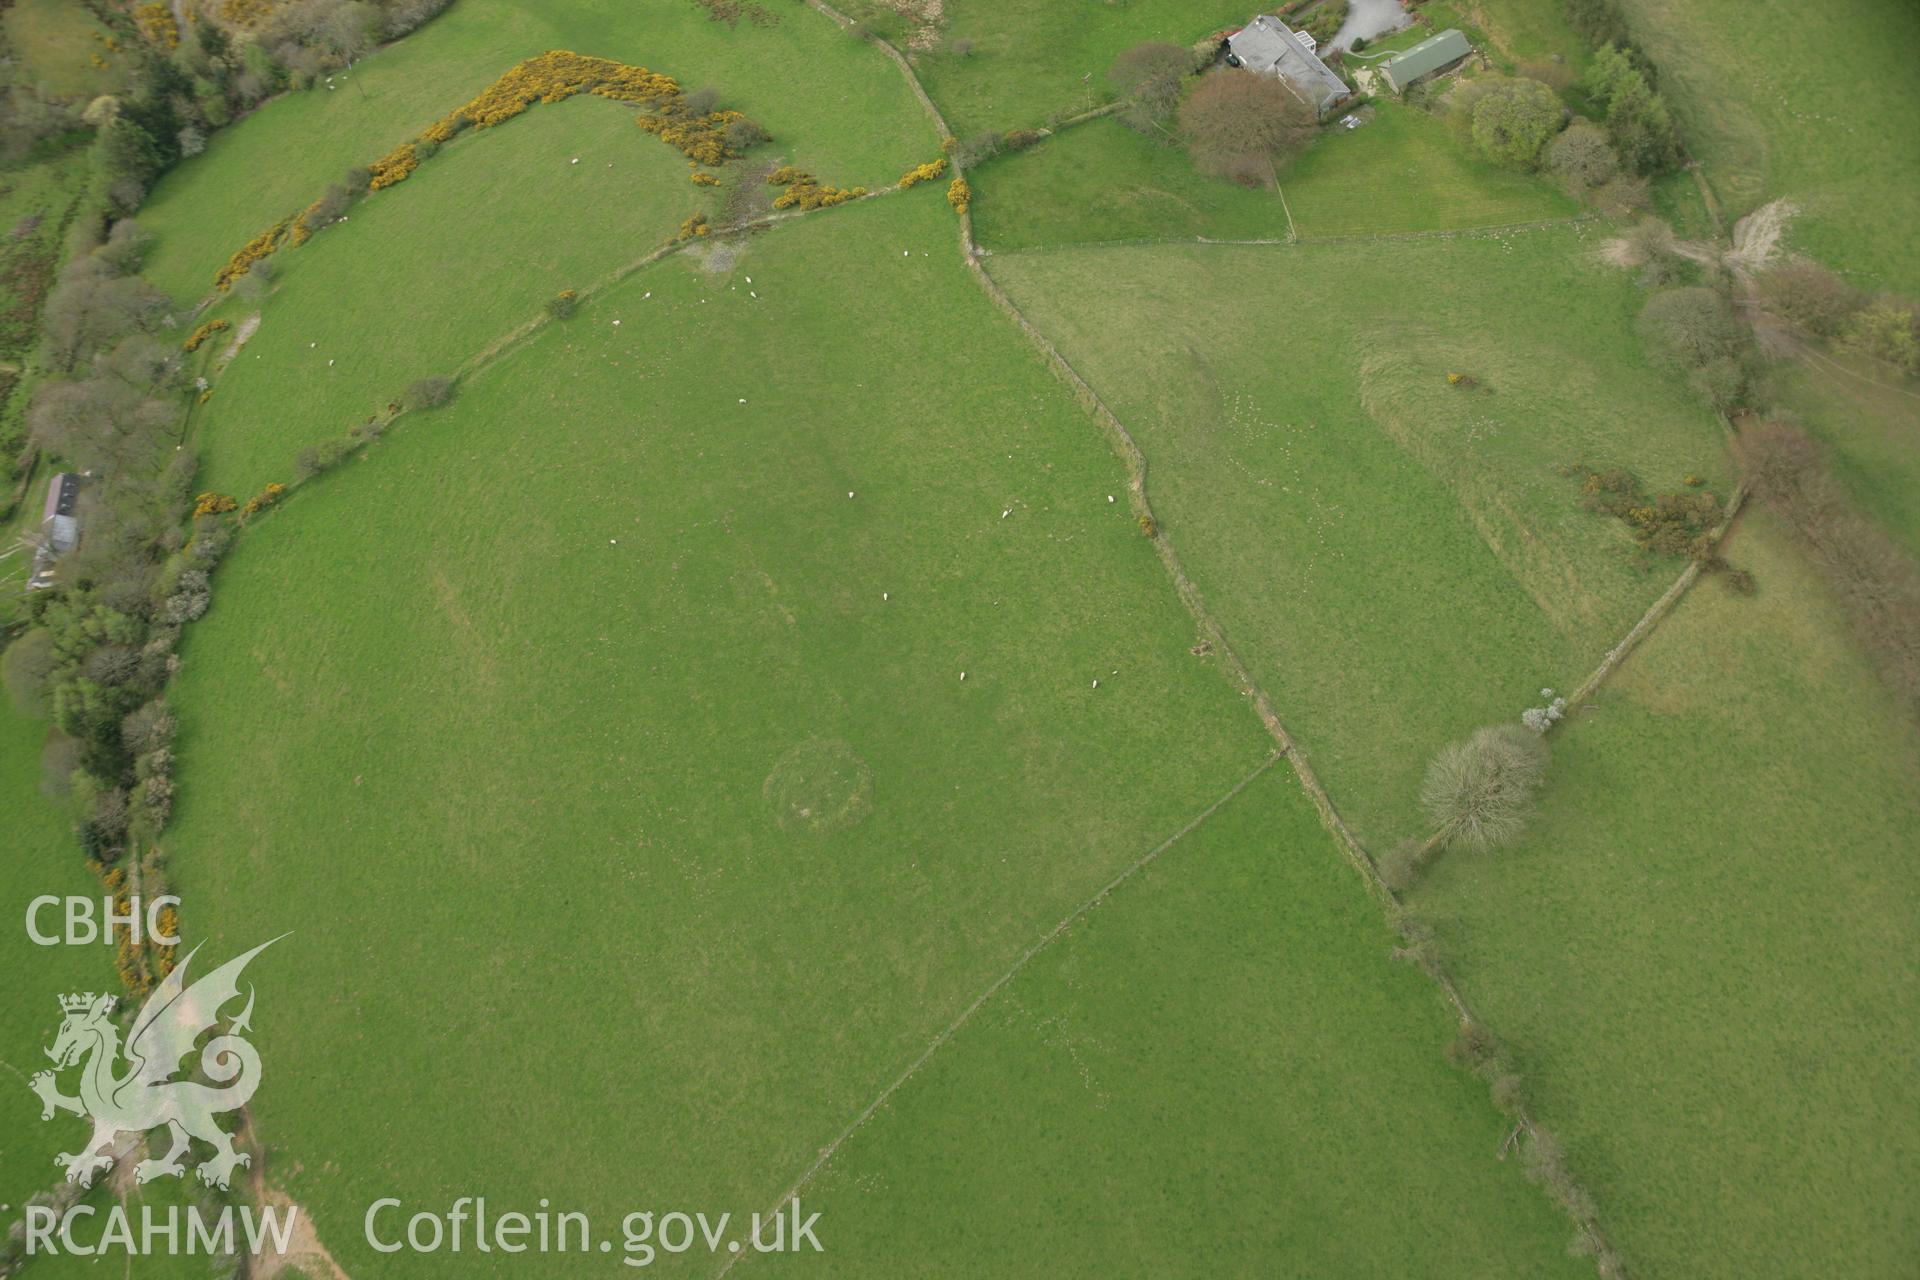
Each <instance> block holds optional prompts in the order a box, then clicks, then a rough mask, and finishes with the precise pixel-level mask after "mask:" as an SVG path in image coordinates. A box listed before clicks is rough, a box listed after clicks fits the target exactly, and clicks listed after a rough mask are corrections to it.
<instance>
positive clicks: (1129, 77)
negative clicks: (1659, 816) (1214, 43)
mask: <svg viewBox="0 0 1920 1280" xmlns="http://www.w3.org/2000/svg"><path fill="white" fill-rule="evenodd" d="M1192 69H1193V54H1192V53H1191V52H1190V51H1189V50H1186V49H1182V48H1181V47H1180V46H1179V45H1174V44H1158V43H1152V42H1149V43H1147V44H1137V45H1135V46H1133V48H1131V49H1128V50H1126V51H1125V52H1124V53H1122V54H1121V55H1120V56H1119V57H1117V58H1115V59H1114V60H1113V65H1112V66H1111V67H1109V68H1107V84H1108V85H1109V86H1111V87H1112V89H1113V91H1114V92H1115V93H1117V94H1118V95H1120V98H1121V101H1122V102H1123V103H1124V104H1125V105H1124V106H1123V107H1122V108H1121V111H1120V119H1121V120H1123V121H1124V122H1125V123H1126V124H1127V125H1128V127H1130V128H1134V129H1138V130H1139V131H1140V132H1142V133H1149V132H1152V131H1153V130H1155V129H1163V128H1165V126H1166V123H1167V121H1169V120H1171V119H1173V113H1174V110H1175V108H1177V107H1178V106H1179V105H1180V85H1181V82H1182V81H1183V80H1185V79H1186V77H1187V73H1188V72H1189V71H1191V70H1192Z"/></svg>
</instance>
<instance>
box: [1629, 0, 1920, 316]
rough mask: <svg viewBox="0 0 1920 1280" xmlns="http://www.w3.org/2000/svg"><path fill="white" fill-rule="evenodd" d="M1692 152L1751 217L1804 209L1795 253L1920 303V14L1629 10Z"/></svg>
mask: <svg viewBox="0 0 1920 1280" xmlns="http://www.w3.org/2000/svg"><path fill="white" fill-rule="evenodd" d="M1624 7H1625V9H1626V10H1627V13H1628V16H1629V18H1630V19H1631V23H1632V27H1633V32H1634V36H1635V39H1636V40H1638V42H1639V43H1640V44H1641V45H1642V46H1644V47H1645V48H1646V50H1647V52H1648V53H1649V54H1650V55H1651V56H1652V58H1653V60H1654V62H1655V63H1656V64H1657V65H1658V66H1659V68H1660V87H1661V90H1662V92H1664V93H1665V94H1666V95H1667V96H1668V97H1669V98H1671V99H1672V101H1673V104H1674V107H1675V109H1676V111H1677V112H1678V117H1679V121H1680V124H1681V126H1682V129H1683V130H1684V133H1685V137H1686V141H1687V146H1688V149H1689V150H1690V151H1691V152H1692V153H1693V155H1694V157H1695V158H1696V159H1698V160H1699V161H1700V163H1701V164H1702V165H1703V166H1704V167H1705V169H1706V173H1707V177H1708V178H1709V179H1710V180H1711V181H1712V183H1713V185H1714V188H1715V190H1716V191H1717V192H1718V193H1719V195H1720V199H1721V202H1722V203H1723V204H1725V205H1726V206H1727V212H1728V214H1729V216H1732V217H1739V216H1741V215H1743V214H1746V213H1748V212H1750V211H1751V210H1753V209H1754V208H1756V207H1757V206H1759V205H1761V204H1764V203H1766V202H1767V201H1769V200H1774V199H1786V200H1789V201H1791V202H1792V203H1793V204H1795V205H1796V206H1798V207H1799V208H1800V209H1801V211H1802V212H1801V216H1800V218H1799V220H1798V221H1797V222H1796V223H1795V224H1794V225H1793V226H1792V228H1791V230H1790V232H1789V237H1788V238H1789V240H1790V241H1791V243H1792V244H1793V246H1794V247H1796V248H1799V249H1802V250H1804V251H1805V252H1807V253H1809V254H1811V255H1813V256H1814V257H1816V258H1818V259H1820V260H1821V261H1823V262H1825V263H1826V264H1827V265H1829V266H1832V267H1835V268H1838V269H1840V270H1842V271H1845V272H1846V273H1847V274H1848V275H1849V276H1851V277H1852V278H1853V279H1854V280H1855V282H1856V283H1858V284H1860V285H1862V286H1865V287H1869V288H1871V287H1876V286H1878V287H1888V288H1894V289H1899V290H1901V291H1903V292H1905V293H1908V294H1920V259H1917V258H1916V256H1915V255H1914V253H1913V227H1914V225H1915V224H1916V223H1920V147H1916V146H1915V145H1914V144H1913V138H1914V129H1915V122H1916V121H1920V76H1915V75H1914V73H1913V50H1914V48H1915V47H1916V46H1920V7H1916V6H1914V5H1911V4H1898V3H1896V4H1888V3H1885V2H1884V0H1834V2H1833V3H1830V4H1824V5H1821V6H1820V7H1819V8H1818V9H1817V10H1808V9H1806V8H1805V7H1804V6H1800V5H1794V4H1789V3H1787V2H1786V0H1760V2H1759V3H1749V2H1747V0H1694V2H1693V3H1689V4H1667V3H1662V2H1660V0H1625V3H1624Z"/></svg>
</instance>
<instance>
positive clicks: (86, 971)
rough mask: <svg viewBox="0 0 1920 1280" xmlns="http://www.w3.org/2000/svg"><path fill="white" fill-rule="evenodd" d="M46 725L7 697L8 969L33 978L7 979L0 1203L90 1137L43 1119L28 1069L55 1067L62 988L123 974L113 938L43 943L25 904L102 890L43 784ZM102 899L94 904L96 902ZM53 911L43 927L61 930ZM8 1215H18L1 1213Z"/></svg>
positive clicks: (15, 1200)
mask: <svg viewBox="0 0 1920 1280" xmlns="http://www.w3.org/2000/svg"><path fill="white" fill-rule="evenodd" d="M45 738H46V725H45V724H43V723H41V722H39V721H37V720H29V719H27V718H26V717H24V716H22V715H20V714H19V713H18V712H16V711H15V710H14V708H13V706H12V705H11V703H10V702H9V701H8V700H7V699H6V698H5V697H4V696H0V788H4V794H5V795H6V797H7V809H6V813H7V818H6V823H5V828H6V834H5V848H4V852H5V855H6V862H7V868H6V872H5V874H4V875H0V889H3V890H4V892H3V893H0V909H4V911H5V913H6V914H5V927H4V928H0V958H3V959H4V962H5V964H6V967H7V971H8V972H9V973H13V974H19V975H23V976H24V975H28V974H31V975H32V980H31V981H18V982H7V983H5V984H4V985H0V1046H3V1047H0V1055H4V1057H3V1059H0V1062H3V1063H4V1066H5V1072H4V1076H3V1077H0V1204H4V1205H18V1204H20V1203H21V1202H22V1201H24V1200H25V1199H26V1198H27V1196H29V1195H31V1194H32V1193H33V1192H35V1191H40V1190H43V1189H45V1188H46V1187H47V1185H48V1184H49V1183H51V1182H52V1181H53V1180H54V1177H55V1176H56V1172H55V1170H54V1167H53V1157H54V1155H55V1153H57V1152H61V1151H73V1150H75V1149H76V1148H77V1147H78V1146H79V1144H80V1141H81V1139H83V1138H84V1137H85V1136H86V1132H85V1130H84V1128H82V1127H81V1125H80V1122H79V1121H77V1120H75V1119H74V1118H73V1117H72V1116H61V1117H57V1118H56V1119H54V1120H51V1121H47V1122H45V1123H42V1122H41V1119H40V1099H39V1098H37V1097H35V1096H34V1095H33V1094H32V1093H31V1092H29V1090H28V1088H27V1083H26V1082H27V1078H28V1077H29V1076H31V1075H33V1074H34V1073H35V1072H36V1071H40V1070H42V1069H44V1068H45V1067H47V1066H48V1062H47V1059H46V1056H45V1054H44V1053H43V1052H42V1050H44V1049H45V1048H46V1047H47V1046H48V1045H50V1044H52V1043H53V1037H54V1033H55V1032H57V1031H58V1030H59V1029H60V1016H61V1015H60V1002H59V999H58V997H59V996H60V995H61V994H62V993H64V992H70V991H111V990H114V989H116V987H117V984H118V982H119V979H118V978H116V977H115V976H114V972H113V950H112V949H111V948H109V947H104V946H98V947H78V946H75V947H67V946H59V947H42V946H39V945H38V944H36V943H35V942H33V941H32V939H30V938H29V937H28V936H27V930H26V916H27V905H28V903H29V902H31V901H32V900H33V899H34V898H37V897H40V896H41V895H43V894H53V895H55V896H60V897H65V896H67V895H69V894H73V895H79V896H82V897H92V898H94V899H96V900H97V899H98V898H99V897H100V894H101V892H102V890H101V887H100V882H99V881H98V880H97V879H95V878H94V877H93V876H92V875H91V874H89V873H88V871H87V869H86V865H85V863H84V862H82V860H81V858H80V854H79V852H78V851H77V850H76V849H75V848H74V841H73V832H72V829H71V827H70V825H69V820H68V818H67V816H66V814H64V813H63V812H61V811H60V810H59V809H58V808H56V807H55V805H54V804H53V803H52V802H51V801H49V800H47V799H46V798H44V797H43V796H42V794H41V790H40V782H41V767H40V748H41V744H42V743H43V741H44V740H45ZM97 905H98V903H97V901H96V908H97ZM58 918H59V912H58V910H57V909H55V910H49V911H48V912H47V913H46V915H45V916H44V917H43V919H42V927H43V929H47V928H52V929H57V928H58V927H59V924H58ZM4 1216H6V1217H7V1219H8V1220H9V1221H10V1220H11V1215H10V1214H8V1215H4Z"/></svg>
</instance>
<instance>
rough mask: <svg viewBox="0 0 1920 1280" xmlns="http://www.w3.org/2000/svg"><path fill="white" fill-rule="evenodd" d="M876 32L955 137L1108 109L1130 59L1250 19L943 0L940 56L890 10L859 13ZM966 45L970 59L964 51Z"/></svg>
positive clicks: (1215, 10) (1166, 7)
mask: <svg viewBox="0 0 1920 1280" xmlns="http://www.w3.org/2000/svg"><path fill="white" fill-rule="evenodd" d="M851 7H852V8H854V9H855V10H856V11H857V12H859V13H861V14H862V15H863V16H867V17H868V18H869V19H870V20H872V21H873V22H874V25H875V29H876V30H878V31H880V32H881V33H882V34H884V35H886V36H887V37H888V38H889V39H892V40H893V41H894V42H895V43H896V44H898V45H900V46H901V47H902V48H904V49H908V50H910V51H913V56H914V59H915V63H916V66H917V68H918V71H919V74H920V79H921V81H922V82H923V83H924V84H925V85H926V87H927V92H928V93H929V94H930V95H932V97H933V100H934V101H935V102H936V103H938V104H939V106H940V110H941V113H942V114H943V115H945V116H946V118H947V124H948V126H949V127H951V128H952V130H953V132H954V134H955V136H957V137H961V138H965V137H970V136H972V135H973V134H976V133H979V132H981V131H983V130H988V129H991V130H997V131H1000V132H1005V131H1006V130H1008V129H1032V128H1038V127H1039V126H1040V125H1041V124H1043V123H1044V122H1046V120H1047V119H1048V118H1049V117H1052V116H1055V115H1071V114H1073V113H1074V112H1078V111H1084V110H1086V109H1087V108H1089V107H1095V106H1099V105H1100V104H1101V103H1103V102H1106V101H1107V100H1108V98H1109V96H1110V94H1109V91H1108V89H1107V85H1106V75H1107V68H1108V67H1110V66H1112V65H1113V60H1114V58H1115V57H1116V56H1118V55H1119V54H1120V52H1121V51H1122V50H1125V49H1130V48H1132V47H1133V46H1134V45H1137V44H1142V43H1145V42H1148V41H1154V42H1158V43H1163V44H1177V45H1181V46H1187V45H1191V44H1193V43H1195V42H1196V41H1198V40H1201V39H1203V38H1204V37H1206V36H1208V35H1211V34H1213V33H1215V32H1218V31H1222V30H1227V29H1232V28H1238V27H1239V26H1240V25H1241V24H1243V23H1244V22H1246V20H1247V17H1248V11H1247V9H1246V7H1245V6H1244V5H1238V4H1235V3H1233V2H1232V0H1128V3H1125V4H1102V5H1062V4H1055V3H1050V2H1049V0H944V3H942V4H940V5H939V6H937V8H938V10H939V11H940V13H941V14H942V15H943V21H942V22H941V23H939V24H938V25H937V27H936V28H934V30H935V31H937V33H938V35H937V37H936V38H937V40H938V47H937V48H936V49H931V50H922V49H920V48H918V45H920V44H923V43H925V39H926V38H925V37H922V38H920V39H916V34H915V33H916V32H925V31H927V30H929V28H928V27H927V26H926V24H924V23H916V22H913V21H909V20H906V19H903V18H900V17H898V16H897V15H894V14H890V13H889V12H888V10H890V9H892V8H894V7H895V6H893V5H890V4H887V3H884V2H883V0H867V3H865V4H859V3H856V4H855V5H853V6H851ZM960 41H965V42H967V43H969V44H970V46H971V51H970V52H968V53H965V54H961V53H958V52H956V51H955V42H960Z"/></svg>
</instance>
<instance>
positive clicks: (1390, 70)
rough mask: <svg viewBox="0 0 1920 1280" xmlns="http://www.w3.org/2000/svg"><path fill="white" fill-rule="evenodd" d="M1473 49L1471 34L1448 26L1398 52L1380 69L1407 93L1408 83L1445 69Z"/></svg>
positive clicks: (1396, 86)
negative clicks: (1464, 34) (1465, 34)
mask: <svg viewBox="0 0 1920 1280" xmlns="http://www.w3.org/2000/svg"><path fill="white" fill-rule="evenodd" d="M1472 52H1473V46H1472V45H1471V44H1468V43H1467V38H1466V37H1465V36H1463V35H1461V34H1460V32H1459V31H1457V30H1456V29H1454V28H1452V27H1448V28H1447V29H1446V30H1445V31H1442V32H1441V33H1440V34H1439V35H1437V36H1428V37H1427V38H1426V39H1425V40H1422V41H1421V42H1420V43H1419V44H1417V45H1415V46H1413V48H1411V49H1406V50H1403V51H1401V52H1400V53H1396V54H1394V55H1393V56H1392V57H1391V58H1388V59H1387V61H1386V63H1385V64H1384V65H1383V66H1382V67H1381V68H1380V70H1381V73H1382V74H1384V75H1385V76H1386V77H1387V83H1388V84H1390V85H1392V86H1393V91H1394V92H1395V93H1405V92H1406V91H1407V88H1408V86H1410V85H1413V84H1415V83H1418V82H1419V81H1421V80H1424V79H1426V78H1427V77H1428V76H1430V75H1435V74H1437V73H1439V72H1441V71H1445V70H1446V69H1447V68H1449V67H1452V66H1454V65H1455V64H1457V63H1458V62H1460V60H1461V59H1463V58H1465V57H1466V56H1467V55H1468V54H1470V53H1472Z"/></svg>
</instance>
